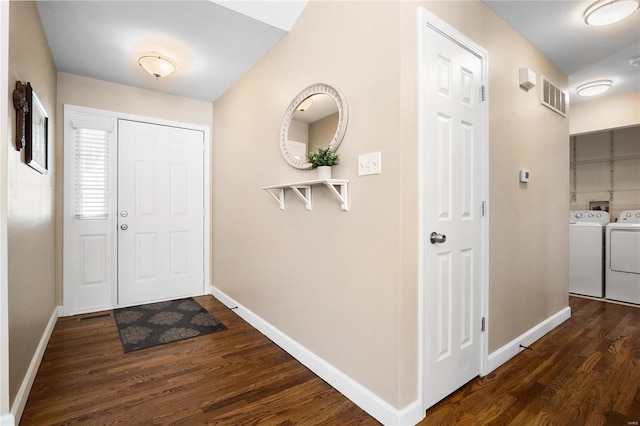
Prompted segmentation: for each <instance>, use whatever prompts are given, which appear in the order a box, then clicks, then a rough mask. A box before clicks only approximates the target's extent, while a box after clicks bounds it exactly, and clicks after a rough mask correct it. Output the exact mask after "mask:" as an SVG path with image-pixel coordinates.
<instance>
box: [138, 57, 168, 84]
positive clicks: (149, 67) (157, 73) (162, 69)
mask: <svg viewBox="0 0 640 426" xmlns="http://www.w3.org/2000/svg"><path fill="white" fill-rule="evenodd" d="M138 64H140V66H141V67H142V68H144V70H145V71H146V72H148V73H149V74H151V75H152V76H154V77H155V78H156V79H161V78H163V77H166V76H168V75H169V74H172V73H173V72H175V70H176V64H174V63H173V61H172V60H171V59H169V58H167V57H166V56H163V55H161V54H159V53H158V52H149V53H146V54H144V55H142V56H140V58H138Z"/></svg>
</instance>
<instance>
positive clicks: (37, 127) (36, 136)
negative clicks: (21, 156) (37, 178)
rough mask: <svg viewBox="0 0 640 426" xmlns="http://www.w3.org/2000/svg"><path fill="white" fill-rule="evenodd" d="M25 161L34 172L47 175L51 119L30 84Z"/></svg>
mask: <svg viewBox="0 0 640 426" xmlns="http://www.w3.org/2000/svg"><path fill="white" fill-rule="evenodd" d="M27 106H28V111H27V120H26V123H25V124H26V125H25V127H26V129H25V130H26V132H25V133H26V135H25V136H26V138H25V139H26V144H25V161H26V163H27V165H28V166H29V167H31V168H33V169H34V170H36V171H38V172H40V173H42V174H47V170H48V161H49V158H48V152H47V150H48V136H49V135H48V130H49V117H47V112H46V111H45V110H44V107H43V106H42V103H41V102H40V99H38V96H36V94H35V92H34V91H33V88H32V87H31V84H30V83H27Z"/></svg>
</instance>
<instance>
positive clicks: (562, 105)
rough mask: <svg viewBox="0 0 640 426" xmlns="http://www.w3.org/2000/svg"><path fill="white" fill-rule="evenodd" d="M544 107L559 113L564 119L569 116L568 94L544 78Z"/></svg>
mask: <svg viewBox="0 0 640 426" xmlns="http://www.w3.org/2000/svg"><path fill="white" fill-rule="evenodd" d="M542 105H544V106H546V107H547V108H549V109H551V110H552V111H555V112H557V113H558V114H560V115H561V116H563V117H566V116H567V92H565V91H563V90H560V89H558V87H557V86H556V85H555V84H553V83H552V82H550V81H549V80H547V79H546V78H545V77H544V76H543V77H542Z"/></svg>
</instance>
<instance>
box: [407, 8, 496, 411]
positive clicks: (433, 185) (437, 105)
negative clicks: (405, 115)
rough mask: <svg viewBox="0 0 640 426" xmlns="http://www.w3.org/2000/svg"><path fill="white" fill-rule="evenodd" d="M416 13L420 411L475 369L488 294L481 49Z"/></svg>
mask: <svg viewBox="0 0 640 426" xmlns="http://www.w3.org/2000/svg"><path fill="white" fill-rule="evenodd" d="M422 12H423V13H421V16H420V24H421V29H420V31H421V37H422V38H421V45H420V54H419V55H420V71H419V72H420V78H419V81H420V94H419V98H420V108H419V110H420V126H421V127H420V145H421V162H422V172H421V181H422V182H421V188H422V190H421V191H422V200H423V201H422V203H423V204H422V205H423V209H422V217H423V219H422V221H423V223H422V226H421V238H420V241H421V246H422V254H423V261H422V262H423V265H422V268H421V271H422V273H421V277H422V278H421V282H422V283H423V284H422V285H424V290H423V291H424V299H423V300H424V306H423V320H424V336H423V339H424V340H423V359H424V383H423V400H424V408H425V409H426V408H428V407H430V406H432V405H434V404H435V403H437V402H438V401H440V400H441V399H443V398H444V397H446V396H447V395H449V394H450V393H452V392H453V391H455V390H456V389H457V388H459V387H460V386H462V385H464V384H465V383H467V382H468V381H469V380H471V379H473V378H474V377H476V376H478V375H479V374H481V372H482V363H483V359H486V352H487V350H486V333H481V326H482V317H483V316H485V317H486V293H487V289H486V286H487V282H486V281H487V280H486V276H487V273H486V272H487V257H486V239H487V233H486V231H487V226H488V225H487V223H488V221H487V218H486V216H483V215H484V214H485V212H486V209H485V207H486V204H483V201H484V200H486V186H487V172H486V170H487V169H486V151H487V149H486V137H487V136H486V129H487V108H486V102H485V101H484V100H483V97H484V94H485V93H486V92H484V89H483V86H485V84H486V81H485V80H486V57H487V55H486V52H485V51H483V50H482V49H481V48H479V47H478V46H476V45H475V44H474V43H472V42H471V41H469V40H467V39H466V38H464V36H462V35H461V34H459V33H458V32H457V31H455V30H454V29H452V28H451V27H449V26H448V25H447V24H445V23H444V22H442V21H440V20H439V19H438V18H436V17H434V16H433V15H430V14H428V12H426V11H424V10H423V11H422ZM485 87H486V86H485ZM432 233H436V235H435V238H434V242H432V241H431V236H432ZM441 236H445V237H441Z"/></svg>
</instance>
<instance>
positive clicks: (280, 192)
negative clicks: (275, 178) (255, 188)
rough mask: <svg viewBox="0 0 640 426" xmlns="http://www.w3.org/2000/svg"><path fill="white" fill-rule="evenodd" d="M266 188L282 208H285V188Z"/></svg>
mask: <svg viewBox="0 0 640 426" xmlns="http://www.w3.org/2000/svg"><path fill="white" fill-rule="evenodd" d="M265 190H266V191H267V192H268V193H269V195H271V196H272V197H273V199H274V200H276V201H277V202H278V204H279V205H280V210H284V188H269V189H265Z"/></svg>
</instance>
